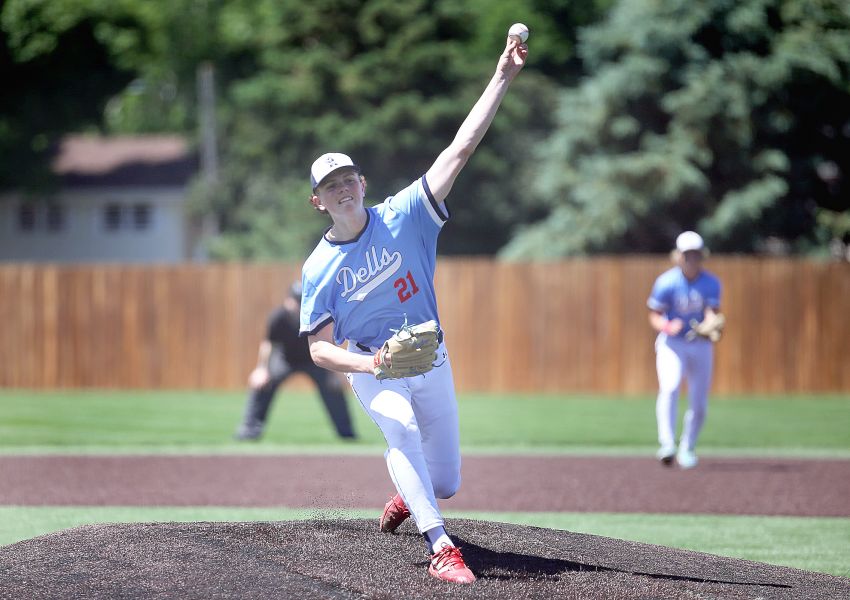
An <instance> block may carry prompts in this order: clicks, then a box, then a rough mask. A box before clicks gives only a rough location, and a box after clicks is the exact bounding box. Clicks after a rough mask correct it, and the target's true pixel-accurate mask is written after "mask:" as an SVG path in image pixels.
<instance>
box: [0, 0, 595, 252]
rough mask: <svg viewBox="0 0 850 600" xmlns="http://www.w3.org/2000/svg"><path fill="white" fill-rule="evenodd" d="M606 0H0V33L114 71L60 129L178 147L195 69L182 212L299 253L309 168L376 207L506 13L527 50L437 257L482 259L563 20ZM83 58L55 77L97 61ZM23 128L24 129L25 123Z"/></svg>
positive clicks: (463, 184)
mask: <svg viewBox="0 0 850 600" xmlns="http://www.w3.org/2000/svg"><path fill="white" fill-rule="evenodd" d="M607 2H608V0H597V2H595V3H590V4H582V5H576V4H575V3H568V2H566V1H565V0H557V1H550V2H546V1H543V0H519V1H514V2H510V3H507V2H505V3H493V2H488V1H485V0H470V2H465V3H457V2H455V3H448V2H442V1H439V0H411V1H410V2H401V3H400V2H394V1H391V0H321V1H317V2H310V3H305V2H296V1H295V0H146V1H145V2H138V1H137V0H6V2H5V4H4V6H3V13H2V20H3V21H2V23H3V29H4V30H5V32H6V35H7V36H8V42H9V45H10V47H11V48H12V49H13V50H14V52H15V56H16V59H17V60H18V61H22V63H21V64H23V65H27V64H29V63H31V62H32V61H37V60H44V59H48V58H52V57H54V56H56V55H61V54H62V53H64V52H66V51H68V50H69V48H68V47H67V46H66V41H65V40H66V37H67V36H68V35H69V33H70V32H72V31H75V30H76V29H77V28H80V27H88V28H89V29H90V31H91V39H92V42H93V47H92V48H89V49H87V50H86V52H85V54H84V55H83V58H84V59H85V61H90V60H91V59H92V57H93V56H95V55H101V56H105V57H108V61H109V62H108V65H107V66H106V67H105V69H106V70H112V71H114V72H115V73H118V74H120V75H122V76H123V77H124V80H123V83H124V87H123V88H121V89H115V88H109V89H106V88H103V89H101V90H100V91H99V93H100V94H101V95H99V96H98V97H97V98H96V99H93V101H92V102H91V106H92V109H93V110H94V111H95V112H97V111H99V112H100V113H101V114H102V115H103V117H102V119H100V120H99V121H98V120H97V119H94V118H91V115H87V118H86V119H85V120H80V121H74V122H71V123H68V127H67V129H66V130H68V131H70V130H73V129H74V128H75V127H78V126H81V125H84V126H89V127H99V128H100V129H102V130H104V131H107V132H121V133H134V132H151V131H179V132H183V133H185V134H187V135H190V136H194V127H195V117H194V114H195V104H196V102H195V69H196V68H197V66H198V64H199V63H201V62H204V61H209V62H212V63H213V64H214V65H215V69H216V77H217V82H218V84H217V92H218V102H219V110H218V121H219V130H220V134H221V135H220V138H219V139H220V142H221V147H220V151H221V160H220V164H221V172H220V178H219V181H218V183H217V184H215V185H210V184H208V183H204V182H198V183H197V184H196V185H195V186H194V191H193V201H192V207H193V211H194V212H196V213H198V214H210V213H213V214H215V216H216V218H217V220H218V222H219V229H220V231H221V234H220V236H219V238H218V239H217V240H216V242H215V244H214V245H213V247H212V248H211V250H212V253H213V255H214V256H216V257H220V258H255V257H256V258H260V257H268V258H272V257H274V258H302V257H303V256H304V253H305V252H307V251H308V250H309V249H310V246H311V245H312V243H314V242H315V239H316V238H317V237H318V235H319V232H320V231H321V229H322V228H323V227H325V226H326V223H325V221H324V220H323V219H322V218H321V217H320V216H319V215H317V214H315V213H313V212H312V211H311V210H310V209H309V207H308V206H307V204H306V198H307V195H308V194H309V191H310V190H309V184H308V183H307V171H308V169H309V165H310V163H311V161H312V159H313V158H314V157H315V156H318V155H319V154H321V153H322V152H325V151H328V150H338V151H343V152H347V153H350V154H351V155H353V156H354V157H355V159H356V160H357V161H359V162H360V163H361V165H362V167H363V168H364V170H365V172H366V175H367V176H368V178H369V180H370V187H369V198H370V199H371V200H372V201H380V200H383V198H384V197H385V196H386V195H389V194H391V193H393V192H395V191H396V190H398V189H399V188H400V186H401V185H404V184H406V183H408V182H409V181H410V180H412V179H413V178H415V177H417V176H418V175H420V174H421V173H422V172H424V170H425V169H427V167H428V166H429V165H430V162H431V161H432V160H433V159H434V158H435V157H436V156H437V154H438V153H439V151H440V150H442V148H443V147H445V146H446V145H447V144H448V143H449V142H450V140H451V138H452V136H453V135H454V134H455V132H456V130H457V127H458V126H459V125H460V122H461V120H462V119H463V117H464V116H465V114H466V112H467V111H468V110H469V108H470V107H471V106H472V104H473V102H474V101H475V99H476V98H477V97H478V96H479V94H480V93H481V90H482V89H483V87H484V85H485V83H486V78H487V77H488V76H489V75H490V73H492V69H493V66H494V63H495V60H496V57H497V54H498V52H499V51H500V49H501V47H502V44H503V42H504V36H505V34H506V32H507V27H508V26H509V25H510V23H511V22H513V21H519V20H523V21H525V22H526V23H527V24H528V25H529V26H530V27H531V29H532V31H533V34H532V35H533V44H534V47H535V48H538V50H535V51H534V52H532V56H531V59H530V64H529V65H528V67H527V68H526V70H525V72H524V73H523V77H522V78H521V79H520V80H518V81H517V82H516V84H515V85H514V86H513V89H512V91H511V94H510V95H509V97H508V98H507V99H506V100H505V103H504V106H503V108H502V110H501V111H500V113H499V115H498V117H497V119H496V121H495V122H494V123H493V126H492V128H491V130H490V132H489V133H488V136H487V139H486V140H485V142H484V144H482V147H481V148H480V149H479V151H478V152H477V153H476V155H475V156H474V157H473V159H472V161H471V163H470V165H469V166H468V167H467V168H466V169H465V171H464V174H463V176H462V177H461V178H460V180H459V181H458V183H457V185H456V187H455V190H454V191H453V195H452V197H453V198H461V199H463V200H462V201H459V202H453V201H452V200H451V199H450V201H449V202H450V205H451V207H452V213H453V224H452V225H451V226H450V227H447V228H446V232H445V233H444V234H443V239H442V242H441V251H443V252H449V253H492V252H495V251H496V250H497V249H498V248H499V247H500V246H501V245H503V244H504V243H505V242H506V241H507V239H508V235H509V232H510V230H511V228H512V227H513V226H514V224H515V223H516V222H518V221H522V220H524V219H528V218H533V217H535V216H536V213H535V212H533V211H532V212H529V211H528V210H527V206H526V205H525V204H524V203H523V202H522V201H518V200H517V198H522V196H523V189H522V187H521V183H522V180H521V179H520V178H519V177H518V176H517V175H518V174H519V173H522V172H523V171H524V170H525V168H526V163H527V161H528V156H529V152H530V150H531V148H533V147H534V146H535V145H536V144H537V143H539V142H540V140H542V139H543V138H544V137H545V136H546V135H547V134H548V131H549V129H550V128H551V126H552V119H551V117H552V112H553V110H552V109H553V107H554V103H555V99H556V89H557V85H558V83H559V82H563V81H572V80H574V79H575V77H576V75H577V73H578V71H577V70H576V68H577V67H576V65H575V63H574V61H572V62H571V60H572V59H573V58H574V57H573V54H572V48H573V46H574V42H575V32H576V31H577V28H578V26H579V25H582V24H585V23H588V22H592V21H593V20H594V19H596V18H598V17H599V15H601V14H602V12H603V10H604V7H605V6H606V4H607ZM85 61H84V62H82V63H81V65H82V66H80V67H78V68H77V69H76V70H70V71H68V73H67V75H68V77H70V78H74V77H75V76H76V75H78V74H80V73H81V72H82V71H85V69H86V67H87V66H88V67H92V68H94V67H96V66H97V65H96V64H95V63H92V62H85ZM564 65H566V66H567V68H564ZM94 70H95V71H97V70H98V69H94ZM41 76H42V77H45V78H47V77H49V76H50V75H49V73H44V74H42V75H41ZM130 79H132V81H130ZM10 114H12V115H13V117H12V118H16V117H17V115H15V113H14V111H11V113H10ZM59 130H61V128H59V129H57V131H59ZM27 131H28V133H27V135H29V136H31V137H32V136H36V135H38V134H39V128H38V124H37V123H30V125H29V126H28V129H27ZM0 136H2V133H0ZM12 175H13V174H12ZM13 179H14V177H12V179H11V180H10V181H11V182H12V183H15V182H14V181H12V180H13Z"/></svg>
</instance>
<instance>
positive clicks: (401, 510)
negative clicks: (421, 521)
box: [390, 496, 410, 517]
mask: <svg viewBox="0 0 850 600" xmlns="http://www.w3.org/2000/svg"><path fill="white" fill-rule="evenodd" d="M390 500H392V501H393V507H394V508H395V510H396V514H397V515H398V516H404V517H409V516H410V511H409V510H408V508H407V505H406V504H404V502H403V501H402V503H401V505H399V503H398V502H396V499H395V496H393V497H391V498H390Z"/></svg>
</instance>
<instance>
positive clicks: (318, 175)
mask: <svg viewBox="0 0 850 600" xmlns="http://www.w3.org/2000/svg"><path fill="white" fill-rule="evenodd" d="M343 167H353V168H354V169H355V170H357V171H359V170H360V169H359V167H358V166H357V165H355V164H354V161H353V160H351V157H350V156H348V155H347V154H341V153H339V152H328V153H327V154H322V155H321V156H320V157H319V158H317V159H316V160H315V161H314V162H313V166H312V167H310V184H311V185H312V186H313V189H314V190H315V189H316V188H317V187H319V184H320V183H322V180H323V179H324V178H325V177H327V176H328V175H330V174H331V173H333V172H334V171H336V170H337V169H341V168H343Z"/></svg>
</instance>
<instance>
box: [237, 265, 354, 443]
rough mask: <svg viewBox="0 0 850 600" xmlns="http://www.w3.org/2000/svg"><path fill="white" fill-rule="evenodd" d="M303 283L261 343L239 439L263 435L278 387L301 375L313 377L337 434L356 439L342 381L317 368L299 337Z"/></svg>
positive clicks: (296, 286)
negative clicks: (298, 373)
mask: <svg viewBox="0 0 850 600" xmlns="http://www.w3.org/2000/svg"><path fill="white" fill-rule="evenodd" d="M300 307H301V282H300V281H296V282H295V283H293V284H292V287H291V288H290V291H289V296H288V297H287V298H286V299H285V300H284V301H283V306H281V307H280V308H278V309H276V310H275V311H274V312H273V313H272V314H271V316H270V317H269V321H268V326H267V333H266V339H264V340H263V341H262V342H261V343H260V350H259V355H258V357H257V366H256V368H255V369H254V370H253V371H252V372H251V375H250V377H249V378H248V386H249V388H250V393H249V395H248V404H247V406H246V407H245V416H244V418H243V420H242V424H241V425H240V426H239V429H238V430H237V431H236V435H235V436H234V437H235V438H236V439H237V440H256V439H258V438H259V437H260V436H262V434H263V429H264V428H265V425H266V418H267V416H268V413H269V407H270V406H271V403H272V400H273V399H274V395H275V392H276V391H277V388H278V386H279V385H280V384H281V383H283V382H284V381H285V380H286V379H287V378H288V377H289V376H290V375H292V374H293V373H297V372H299V371H300V372H302V373H306V374H307V375H309V376H310V377H311V378H312V379H313V381H314V382H315V383H316V386H317V387H318V388H319V393H320V394H321V396H322V401H323V402H324V403H325V408H327V411H328V414H329V415H330V417H331V420H332V421H333V424H334V427H335V428H336V432H337V434H338V435H339V436H340V437H342V438H354V437H355V434H354V429H353V428H352V426H351V416H350V415H349V414H348V406H347V405H346V403H345V396H344V395H343V393H342V380H341V378H340V377H339V376H338V375H337V374H336V373H333V372H332V371H328V370H327V369H323V368H321V367H317V366H316V364H315V363H314V362H313V359H312V358H311V357H310V349H309V347H308V345H307V338H306V337H299V336H298V328H299V311H300Z"/></svg>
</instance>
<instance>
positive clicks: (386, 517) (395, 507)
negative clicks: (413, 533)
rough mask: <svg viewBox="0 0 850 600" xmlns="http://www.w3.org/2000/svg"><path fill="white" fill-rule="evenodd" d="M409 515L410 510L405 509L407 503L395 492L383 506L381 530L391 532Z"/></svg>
mask: <svg viewBox="0 0 850 600" xmlns="http://www.w3.org/2000/svg"><path fill="white" fill-rule="evenodd" d="M409 516H410V511H409V510H407V505H406V504H405V503H404V500H402V499H401V495H400V494H396V495H395V496H393V497H392V498H390V501H389V502H387V505H386V506H385V507H384V514H382V515H381V531H383V532H385V533H393V532H394V531H395V530H396V529H398V526H399V525H401V524H402V522H404V520H405V519H406V518H407V517H409Z"/></svg>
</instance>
